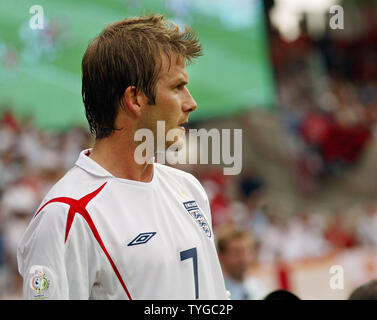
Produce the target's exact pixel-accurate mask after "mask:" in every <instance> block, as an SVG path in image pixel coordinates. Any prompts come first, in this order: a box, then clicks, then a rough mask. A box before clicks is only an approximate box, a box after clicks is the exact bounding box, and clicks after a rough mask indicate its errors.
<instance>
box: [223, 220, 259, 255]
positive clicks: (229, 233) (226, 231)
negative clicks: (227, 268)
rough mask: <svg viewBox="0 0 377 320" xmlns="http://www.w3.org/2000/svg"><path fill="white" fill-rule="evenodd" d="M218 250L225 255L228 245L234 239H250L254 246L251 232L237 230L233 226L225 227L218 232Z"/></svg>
mask: <svg viewBox="0 0 377 320" xmlns="http://www.w3.org/2000/svg"><path fill="white" fill-rule="evenodd" d="M216 233H217V250H218V252H219V253H225V252H226V250H227V246H228V243H229V242H231V241H232V240H234V239H248V240H250V242H251V243H252V244H253V243H254V239H253V237H252V235H251V233H250V232H248V231H247V230H245V229H241V228H237V227H235V226H233V225H224V226H222V227H220V228H219V229H218V230H217V232H216Z"/></svg>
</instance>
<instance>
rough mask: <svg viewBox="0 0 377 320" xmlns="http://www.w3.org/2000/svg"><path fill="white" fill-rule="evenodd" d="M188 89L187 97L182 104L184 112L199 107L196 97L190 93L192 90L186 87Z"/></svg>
mask: <svg viewBox="0 0 377 320" xmlns="http://www.w3.org/2000/svg"><path fill="white" fill-rule="evenodd" d="M186 90H187V99H186V101H185V102H184V103H183V105H182V110H183V112H192V111H195V110H196V108H197V107H198V105H197V103H196V101H195V99H194V98H193V97H192V95H191V94H190V91H188V89H186Z"/></svg>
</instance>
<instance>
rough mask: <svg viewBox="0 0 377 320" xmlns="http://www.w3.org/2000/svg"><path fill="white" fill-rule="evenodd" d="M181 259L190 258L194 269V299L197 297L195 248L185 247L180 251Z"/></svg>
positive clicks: (196, 257)
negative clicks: (185, 248)
mask: <svg viewBox="0 0 377 320" xmlns="http://www.w3.org/2000/svg"><path fill="white" fill-rule="evenodd" d="M180 254H181V261H184V260H187V259H190V258H192V262H193V269H194V281H195V299H199V279H198V255H197V252H196V248H191V249H187V250H185V251H181V252H180Z"/></svg>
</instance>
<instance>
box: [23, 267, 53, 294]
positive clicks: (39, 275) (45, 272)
mask: <svg viewBox="0 0 377 320" xmlns="http://www.w3.org/2000/svg"><path fill="white" fill-rule="evenodd" d="M55 278H56V277H55V275H54V273H53V272H52V270H51V269H50V268H48V267H45V266H39V265H34V266H32V267H31V268H30V271H29V274H28V278H27V282H28V283H27V285H28V287H27V290H29V292H28V297H29V298H31V299H33V300H44V299H51V298H53V295H54V291H55V281H56V279H55Z"/></svg>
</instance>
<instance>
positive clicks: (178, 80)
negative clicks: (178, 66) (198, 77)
mask: <svg viewBox="0 0 377 320" xmlns="http://www.w3.org/2000/svg"><path fill="white" fill-rule="evenodd" d="M172 84H173V85H183V86H185V85H186V84H188V81H186V80H185V79H183V78H178V79H175V80H174V81H172Z"/></svg>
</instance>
